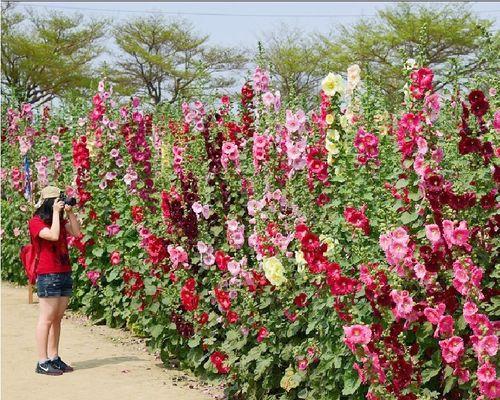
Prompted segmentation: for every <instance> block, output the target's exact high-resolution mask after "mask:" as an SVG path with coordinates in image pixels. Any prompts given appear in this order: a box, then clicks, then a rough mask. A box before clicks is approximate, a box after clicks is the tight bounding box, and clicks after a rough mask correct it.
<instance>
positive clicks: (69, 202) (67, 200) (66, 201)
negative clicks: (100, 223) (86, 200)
mask: <svg viewBox="0 0 500 400" xmlns="http://www.w3.org/2000/svg"><path fill="white" fill-rule="evenodd" d="M59 201H63V202H64V204H67V205H68V206H71V207H73V206H75V205H76V199H75V198H74V197H67V196H66V193H64V192H61V193H60V194H59Z"/></svg>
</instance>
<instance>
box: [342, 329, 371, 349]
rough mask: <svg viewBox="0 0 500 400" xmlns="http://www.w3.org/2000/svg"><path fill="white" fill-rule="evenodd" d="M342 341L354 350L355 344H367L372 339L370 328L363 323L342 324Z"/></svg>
mask: <svg viewBox="0 0 500 400" xmlns="http://www.w3.org/2000/svg"><path fill="white" fill-rule="evenodd" d="M343 329H344V342H345V343H346V345H347V346H348V347H349V348H350V349H351V351H353V352H354V351H355V345H356V344H368V343H370V341H371V340H372V330H371V329H370V328H369V327H367V326H365V325H352V326H344V327H343Z"/></svg>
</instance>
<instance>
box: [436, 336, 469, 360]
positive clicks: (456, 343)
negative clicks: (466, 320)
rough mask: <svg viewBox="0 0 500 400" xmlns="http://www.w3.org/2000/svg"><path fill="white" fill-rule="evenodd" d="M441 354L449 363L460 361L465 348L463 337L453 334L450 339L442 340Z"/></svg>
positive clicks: (440, 345) (440, 344) (440, 342)
mask: <svg viewBox="0 0 500 400" xmlns="http://www.w3.org/2000/svg"><path fill="white" fill-rule="evenodd" d="M439 347H441V355H442V357H443V360H444V361H445V362H447V363H449V364H451V363H454V362H455V361H458V359H459V358H460V356H461V355H462V353H463V350H464V342H463V339H462V338H461V337H458V336H452V337H451V338H449V339H445V340H440V341H439Z"/></svg>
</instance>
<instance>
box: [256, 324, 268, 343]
mask: <svg viewBox="0 0 500 400" xmlns="http://www.w3.org/2000/svg"><path fill="white" fill-rule="evenodd" d="M268 336H269V331H268V330H267V328H266V327H265V326H263V327H261V328H260V329H259V331H258V332H257V342H259V343H260V342H262V341H263V340H264V339H265V338H267V337H268Z"/></svg>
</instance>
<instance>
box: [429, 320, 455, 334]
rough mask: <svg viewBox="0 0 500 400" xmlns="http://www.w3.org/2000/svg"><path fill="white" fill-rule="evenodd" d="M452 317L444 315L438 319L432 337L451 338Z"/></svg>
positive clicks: (452, 330)
mask: <svg viewBox="0 0 500 400" xmlns="http://www.w3.org/2000/svg"><path fill="white" fill-rule="evenodd" d="M453 325H454V322H453V317H452V316H451V315H444V316H442V317H440V318H439V323H438V327H437V329H436V331H435V332H434V337H435V338H437V337H438V336H439V335H441V336H445V337H446V336H451V335H453V332H454V329H453Z"/></svg>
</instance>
